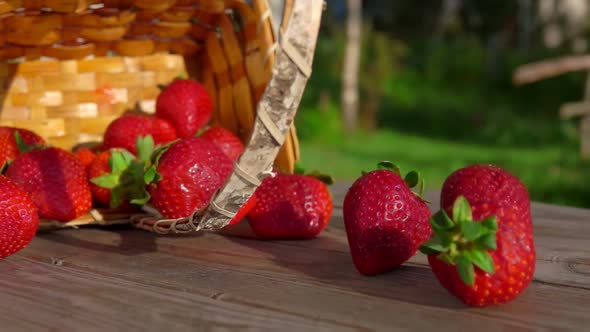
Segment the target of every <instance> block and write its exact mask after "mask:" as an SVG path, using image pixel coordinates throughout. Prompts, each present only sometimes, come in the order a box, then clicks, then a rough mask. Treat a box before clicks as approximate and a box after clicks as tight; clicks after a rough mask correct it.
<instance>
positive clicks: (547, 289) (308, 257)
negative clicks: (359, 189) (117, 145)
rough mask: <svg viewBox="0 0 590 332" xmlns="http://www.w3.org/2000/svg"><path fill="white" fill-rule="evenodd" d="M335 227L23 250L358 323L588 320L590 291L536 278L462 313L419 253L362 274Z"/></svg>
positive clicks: (135, 237) (106, 235) (95, 240)
mask: <svg viewBox="0 0 590 332" xmlns="http://www.w3.org/2000/svg"><path fill="white" fill-rule="evenodd" d="M336 226H338V222H336V223H334V224H333V225H332V227H331V228H329V230H328V231H327V232H326V233H325V234H323V235H322V236H321V237H320V238H318V239H316V240H314V241H294V242H269V241H267V242H264V241H253V240H246V239H239V238H231V237H222V236H219V235H215V234H205V235H201V236H199V235H196V236H190V237H158V236H155V235H153V234H149V233H142V232H137V231H134V230H120V231H117V232H109V231H106V230H94V229H92V230H85V231H84V232H80V231H71V232H70V231H68V232H58V233H53V234H47V235H42V236H41V237H40V238H38V239H36V240H35V242H34V243H33V245H31V246H30V247H29V248H27V250H26V253H27V255H26V257H28V258H31V259H35V260H40V261H45V262H49V261H51V257H48V256H50V255H52V256H55V257H58V258H61V259H63V263H62V264H63V265H64V266H67V267H70V268H74V269H79V270H84V271H88V272H93V273H95V274H97V275H107V276H113V277H114V276H117V277H120V278H123V279H126V280H129V281H134V282H138V281H140V280H141V281H142V282H143V283H147V284H150V285H158V286H161V287H172V288H173V289H182V290H184V291H186V292H189V293H195V294H200V295H203V296H205V294H208V293H210V292H212V291H213V292H216V293H221V294H224V300H226V301H229V302H232V303H241V304H246V305H247V306H250V307H255V308H267V309H271V308H280V311H281V312H288V313H290V314H293V315H296V316H300V317H307V318H311V317H314V313H321V319H323V320H327V321H329V322H341V323H343V324H344V323H345V324H346V325H352V326H355V327H359V328H361V327H362V328H386V327H387V326H391V324H392V323H394V322H395V323H396V324H400V323H398V322H397V320H396V319H395V317H391V315H389V314H388V313H389V312H397V313H399V312H402V313H403V315H404V317H405V319H408V320H409V321H410V322H411V325H407V326H405V327H414V328H426V327H427V326H429V325H432V324H436V325H438V324H443V325H444V324H448V323H449V322H450V321H455V322H461V324H459V325H460V326H464V327H474V325H470V324H469V321H471V320H472V321H473V322H474V323H475V320H476V319H477V320H478V321H480V322H483V323H482V324H486V326H489V327H490V328H514V327H525V326H536V327H547V328H556V327H559V326H562V325H560V324H563V323H564V322H567V323H568V324H571V325H570V327H575V326H577V324H586V323H590V322H589V321H588V318H586V314H585V312H584V309H583V307H584V306H583V303H585V301H587V300H586V298H587V297H588V296H590V291H588V290H584V289H577V288H571V287H558V286H553V285H551V284H550V283H546V282H535V283H533V284H532V285H531V287H530V288H529V290H527V291H526V292H525V293H524V294H523V295H522V296H521V297H520V298H519V299H518V300H517V301H514V302H512V303H511V304H509V305H506V306H501V307H495V308H487V309H467V310H456V309H458V308H463V306H462V305H461V304H460V303H459V302H458V301H457V300H455V299H454V298H453V297H452V296H451V295H449V294H448V293H447V292H446V291H445V290H444V289H443V288H442V287H440V286H439V285H438V284H437V282H436V280H435V279H434V277H433V276H432V274H431V272H430V271H429V269H428V268H427V267H425V266H424V261H423V258H419V257H420V256H418V258H419V259H417V260H412V264H408V266H406V267H404V268H402V269H399V270H398V271H395V272H392V273H388V274H384V275H382V276H378V277H372V278H368V277H363V276H361V275H359V274H358V273H357V272H356V271H355V270H354V267H353V266H352V263H351V261H350V256H349V255H348V250H347V243H346V240H345V238H344V236H343V234H344V232H343V230H342V229H338V228H337V227H336ZM49 248H51V250H48V249H49ZM420 260H422V261H420ZM586 284H588V281H586ZM269 285H272V287H269ZM310 298H313V299H314V301H309V299H310ZM550 302H551V303H552V304H551V305H549V303H550ZM556 304H557V305H556ZM376 308H379V309H376ZM523 312H526V313H527V314H526V315H524V316H523ZM480 316H481V317H480ZM420 317H429V320H428V321H422V320H421V319H420ZM547 317H549V318H551V319H547ZM557 318H559V319H557ZM499 322H500V323H499ZM401 324H403V323H401ZM407 324H410V323H407ZM487 324H492V325H487ZM498 324H499V325H498ZM402 326H403V325H402ZM579 326H583V325H579ZM562 327H563V326H562Z"/></svg>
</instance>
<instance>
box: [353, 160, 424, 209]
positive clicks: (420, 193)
mask: <svg viewBox="0 0 590 332" xmlns="http://www.w3.org/2000/svg"><path fill="white" fill-rule="evenodd" d="M377 169H381V170H388V171H391V172H393V173H395V174H397V175H399V176H400V177H402V178H403V179H404V182H405V183H406V184H407V185H408V188H410V189H414V188H417V191H413V193H414V194H415V195H416V196H417V197H418V198H420V199H421V200H422V201H423V202H425V203H430V202H429V201H428V200H426V199H425V198H424V192H425V188H426V182H425V181H424V177H423V176H422V174H420V172H418V171H410V172H408V173H407V174H406V176H402V174H401V171H400V168H399V167H398V166H397V165H395V164H394V163H392V162H391V161H382V162H380V163H378V164H377ZM363 173H365V172H363Z"/></svg>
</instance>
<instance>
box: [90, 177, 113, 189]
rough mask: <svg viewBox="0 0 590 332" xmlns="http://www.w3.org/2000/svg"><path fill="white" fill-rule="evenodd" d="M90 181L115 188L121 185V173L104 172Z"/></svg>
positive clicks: (102, 186) (104, 186) (100, 185)
mask: <svg viewBox="0 0 590 332" xmlns="http://www.w3.org/2000/svg"><path fill="white" fill-rule="evenodd" d="M90 182H92V183H94V184H95V185H97V186H99V187H101V188H107V189H113V188H115V187H116V186H117V185H119V175H115V174H103V175H101V176H97V177H95V178H92V179H90Z"/></svg>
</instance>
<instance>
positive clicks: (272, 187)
mask: <svg viewBox="0 0 590 332" xmlns="http://www.w3.org/2000/svg"><path fill="white" fill-rule="evenodd" d="M255 196H256V201H257V202H256V206H254V208H253V209H252V211H250V213H249V214H248V222H249V223H250V226H251V227H252V230H253V231H254V233H256V235H257V236H259V237H261V238H264V239H277V240H278V239H284V240H299V239H310V238H313V237H315V236H317V235H318V234H319V233H320V232H321V231H322V230H324V228H326V226H327V225H328V223H329V221H330V217H331V215H332V197H331V195H330V192H329V191H328V188H327V186H326V184H325V183H323V182H322V181H320V180H319V179H316V178H314V177H311V176H308V175H302V174H281V173H277V174H276V176H274V177H269V178H266V179H264V181H263V182H262V184H261V185H260V187H258V189H257V190H256V194H255Z"/></svg>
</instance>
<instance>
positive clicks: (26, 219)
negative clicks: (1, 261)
mask: <svg viewBox="0 0 590 332" xmlns="http://www.w3.org/2000/svg"><path fill="white" fill-rule="evenodd" d="M0 206H1V207H2V209H0V258H4V257H8V256H10V255H12V254H14V253H15V252H17V251H19V250H21V249H22V248H24V247H25V246H26V245H27V244H29V242H31V240H32V239H33V237H34V236H35V232H36V231H37V227H38V226H39V216H38V215H37V208H36V207H35V204H33V201H32V200H31V197H30V196H29V195H28V194H27V193H26V192H25V191H24V190H23V189H22V188H20V187H19V186H17V185H16V184H15V183H14V182H12V181H10V180H9V179H8V178H7V177H5V176H2V175H0Z"/></svg>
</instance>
